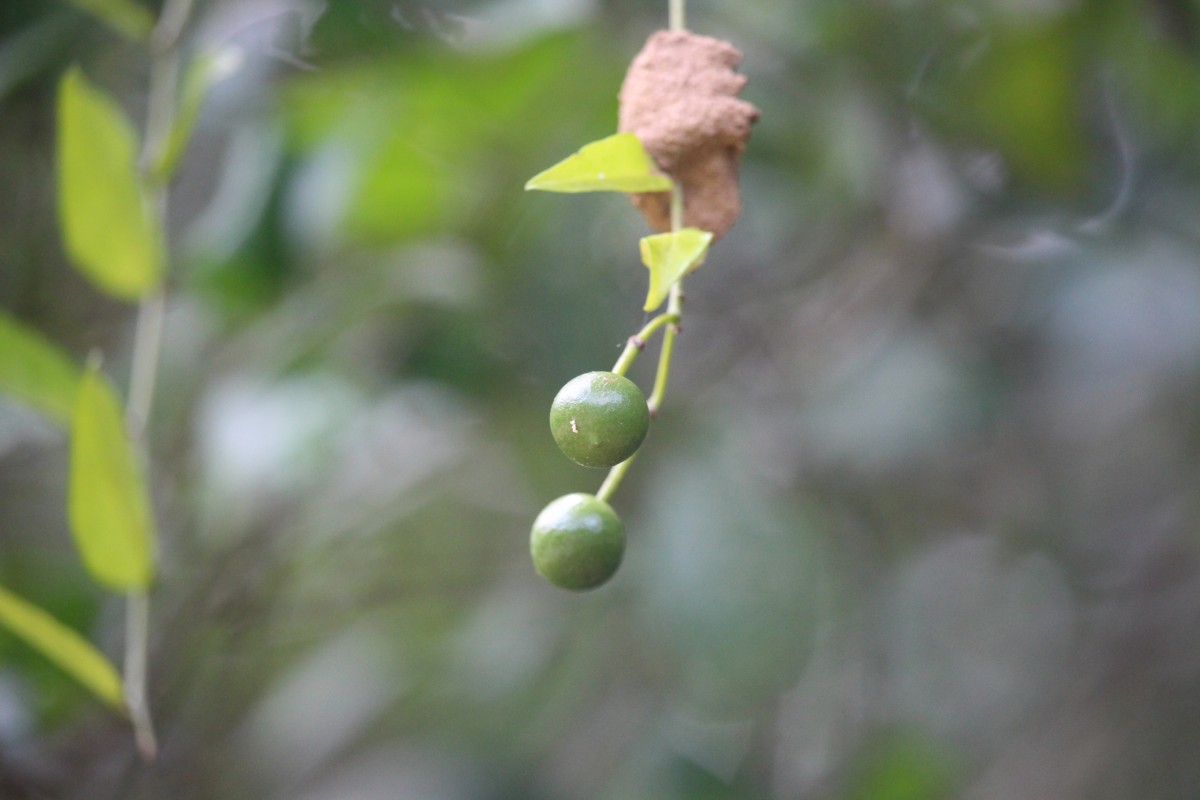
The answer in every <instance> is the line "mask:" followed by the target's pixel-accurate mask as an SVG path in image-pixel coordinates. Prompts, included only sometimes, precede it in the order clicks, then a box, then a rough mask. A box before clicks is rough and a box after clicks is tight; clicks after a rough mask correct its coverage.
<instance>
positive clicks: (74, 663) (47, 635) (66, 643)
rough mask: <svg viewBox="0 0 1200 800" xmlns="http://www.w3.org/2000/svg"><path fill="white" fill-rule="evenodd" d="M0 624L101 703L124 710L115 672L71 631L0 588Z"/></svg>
mask: <svg viewBox="0 0 1200 800" xmlns="http://www.w3.org/2000/svg"><path fill="white" fill-rule="evenodd" d="M0 625H3V626H4V627H6V628H8V629H9V630H10V631H12V632H13V633H14V634H16V635H17V636H19V637H21V638H22V639H24V640H25V642H26V643H27V644H29V645H30V646H31V647H33V648H34V649H35V650H37V651H38V652H40V653H41V654H42V655H44V656H45V657H46V658H48V659H50V661H52V662H54V663H55V664H56V665H57V666H58V667H59V668H60V669H61V670H62V671H63V672H66V673H67V674H68V675H70V676H71V677H72V678H74V679H75V680H77V681H79V682H80V683H81V684H83V685H84V686H86V687H87V688H88V689H89V690H91V691H92V693H94V694H95V695H96V696H97V697H99V698H100V699H101V700H103V701H104V702H106V703H108V704H109V705H110V706H113V707H114V708H116V709H118V710H121V711H124V709H125V696H124V692H123V691H122V690H121V678H120V677H119V676H118V675H117V670H116V669H115V668H114V667H113V665H112V663H110V662H109V660H108V659H107V658H105V657H104V655H103V654H102V653H101V652H100V651H99V650H97V649H96V648H95V647H92V645H91V644H89V643H88V641H87V640H86V639H84V638H83V637H82V636H80V635H79V634H78V633H76V632H75V631H74V630H72V629H70V628H68V627H67V626H66V625H63V624H62V623H61V622H59V621H58V620H56V619H55V618H54V617H52V616H50V615H49V614H47V613H46V612H45V611H43V610H42V609H40V608H38V607H37V606H35V605H33V604H32V603H29V602H27V601H25V600H22V599H21V598H19V597H17V596H16V595H14V594H12V593H10V592H9V591H7V590H5V589H3V588H0Z"/></svg>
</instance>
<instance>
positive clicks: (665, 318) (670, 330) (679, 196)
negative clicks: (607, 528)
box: [596, 6, 683, 503]
mask: <svg viewBox="0 0 1200 800" xmlns="http://www.w3.org/2000/svg"><path fill="white" fill-rule="evenodd" d="M672 7H674V6H672ZM681 228H683V187H681V186H680V185H679V184H678V183H677V184H675V185H674V186H673V187H671V231H672V232H676V231H679V230H680V229H681ZM682 283H683V281H682V279H681V280H678V281H676V282H675V285H674V286H672V287H671V292H670V295H669V296H668V299H667V310H666V312H664V313H662V314H659V315H658V316H656V317H654V318H653V319H651V320H650V321H649V322H647V323H646V324H645V325H643V326H642V329H641V330H640V331H638V332H637V333H636V334H634V335H633V336H630V337H629V341H628V343H627V344H626V345H625V350H624V351H622V353H621V357H620V358H618V359H617V363H616V364H614V365H613V368H612V371H613V372H615V373H616V374H618V375H624V374H625V373H626V371H628V370H629V367H630V366H631V365H632V364H633V362H634V359H636V358H637V357H638V353H640V352H641V351H642V349H643V348H644V347H645V346H646V340H647V338H649V337H650V336H652V335H653V334H654V333H655V332H656V331H657V330H658V329H659V328H662V327H663V326H666V331H665V332H664V333H663V341H662V349H661V350H660V351H659V354H658V369H657V371H656V372H655V375H654V389H653V390H652V391H651V392H650V398H649V399H648V400H647V401H646V406H647V407H648V408H649V409H650V418H651V419H653V418H654V417H655V416H657V415H658V410H659V409H660V408H661V407H662V402H663V398H664V397H665V396H666V393H667V379H668V378H669V377H670V375H671V354H672V353H673V352H674V350H675V337H676V336H678V335H679V331H680V327H679V323H680V321H681V320H682V318H683V288H682ZM635 458H637V454H636V453H635V454H633V455H632V456H630V457H629V458H627V459H625V460H624V461H622V462H621V463H620V464H617V465H616V466H615V467H613V468H611V469H610V470H609V471H608V475H607V476H606V477H605V478H604V483H602V484H600V488H599V489H597V490H596V497H597V498H598V499H600V500H603V501H604V502H606V503H607V502H608V501H609V498H611V497H612V496H613V494H614V493H615V492H616V491H617V487H618V486H620V485H621V481H622V480H624V479H625V473H627V472H629V468H630V467H631V466H632V465H633V459H635Z"/></svg>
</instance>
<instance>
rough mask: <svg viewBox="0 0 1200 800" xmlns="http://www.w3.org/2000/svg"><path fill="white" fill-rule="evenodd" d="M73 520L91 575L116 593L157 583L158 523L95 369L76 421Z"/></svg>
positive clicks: (87, 377) (109, 392) (112, 399)
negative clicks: (156, 542)
mask: <svg viewBox="0 0 1200 800" xmlns="http://www.w3.org/2000/svg"><path fill="white" fill-rule="evenodd" d="M67 495H68V496H67V516H68V518H69V519H70V523H71V532H72V533H73V534H74V535H75V545H76V546H77V547H78V548H79V553H80V555H81V556H82V558H83V563H84V566H85V567H87V570H88V572H89V573H91V575H92V577H93V578H94V579H95V580H96V582H97V583H100V584H101V585H103V586H106V587H108V588H109V589H114V590H116V591H122V592H128V591H132V590H141V591H144V590H145V589H147V588H148V587H149V586H150V582H151V581H152V580H153V578H154V529H153V526H154V518H153V515H152V513H151V510H150V500H149V497H148V492H147V490H146V482H145V479H144V477H143V474H142V470H141V468H140V465H139V464H138V461H137V458H136V457H135V455H134V453H133V450H132V448H131V447H130V443H129V438H128V436H127V434H126V432H125V424H124V422H123V420H122V418H121V409H120V405H119V404H118V402H117V396H116V393H115V392H114V391H113V388H112V386H111V384H109V382H108V379H107V378H105V377H104V375H103V374H102V373H101V372H100V371H99V370H98V369H96V368H95V367H88V369H87V371H86V372H84V374H83V380H82V382H81V384H80V387H79V396H78V398H77V400H76V402H75V414H74V417H73V418H72V421H71V470H70V483H69V485H68V490H67Z"/></svg>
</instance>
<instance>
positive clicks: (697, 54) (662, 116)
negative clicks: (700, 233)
mask: <svg viewBox="0 0 1200 800" xmlns="http://www.w3.org/2000/svg"><path fill="white" fill-rule="evenodd" d="M741 60H742V54H741V51H739V50H738V49H737V48H736V47H734V46H733V45H731V44H729V43H728V42H724V41H721V40H720V39H714V38H712V37H710V36H698V35H697V34H694V33H691V32H689V31H658V32H657V33H655V34H653V35H652V36H651V37H650V38H649V39H648V40H647V41H646V46H645V47H643V48H642V51H641V52H640V53H638V54H637V56H636V57H634V59H633V62H632V63H631V64H630V65H629V72H628V73H627V74H626V75H625V82H624V84H622V86H621V94H620V100H621V111H620V125H619V127H620V130H621V131H628V132H630V133H633V134H634V135H636V136H637V137H638V138H639V139H641V141H642V144H643V145H644V146H645V147H646V150H647V152H649V153H650V156H651V157H652V158H653V159H654V161H655V162H656V163H657V164H658V166H659V168H660V169H662V171H663V172H665V173H667V174H668V175H670V176H671V177H672V178H673V179H675V180H676V181H677V182H679V183H680V184H681V185H682V186H683V194H684V215H683V221H684V224H685V225H688V226H692V227H696V228H700V229H701V230H706V231H711V232H712V233H713V235H714V239H719V238H721V237H722V236H724V235H725V233H726V232H728V230H729V229H730V228H732V227H733V223H734V222H736V221H737V218H738V213H739V212H740V211H741V207H742V199H741V192H740V191H739V189H738V160H739V159H740V157H741V154H742V151H743V150H745V149H746V141H747V140H748V139H749V138H750V126H751V125H752V124H753V123H754V122H755V120H757V119H758V109H757V108H755V107H754V106H753V105H751V104H750V103H747V102H746V101H745V100H739V99H738V97H737V94H738V92H740V91H741V90H742V87H743V86H745V85H746V78H745V76H743V75H739V74H738V73H737V72H735V71H734V70H735V68H736V67H737V65H738V64H739V63H741ZM630 197H631V199H632V200H633V203H634V205H636V206H637V207H638V209H639V210H640V211H641V212H642V215H643V216H645V217H646V221H647V222H649V223H650V227H651V228H654V229H655V230H658V231H665V230H669V229H670V227H671V196H670V193H669V192H647V193H643V194H634V195H631V196H630Z"/></svg>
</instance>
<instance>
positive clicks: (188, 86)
mask: <svg viewBox="0 0 1200 800" xmlns="http://www.w3.org/2000/svg"><path fill="white" fill-rule="evenodd" d="M242 60H243V58H242V51H241V50H238V49H236V48H233V47H228V48H225V49H222V50H216V51H213V52H208V53H201V54H200V55H198V56H196V58H195V59H193V60H192V63H191V64H189V65H188V69H187V72H186V73H185V75H184V78H183V90H182V93H181V96H180V100H179V112H178V113H177V114H176V115H175V123H174V125H172V126H171V132H170V133H169V134H168V135H167V140H166V144H165V145H164V146H163V148H162V152H160V153H159V154H158V157H157V159H155V162H154V170H153V172H154V178H155V180H157V181H159V182H160V183H166V182H167V181H168V180H170V178H171V175H173V174H174V172H175V167H176V166H177V165H178V163H179V157H180V156H181V155H183V152H184V150H186V149H187V146H188V142H189V141H190V140H191V138H192V131H193V130H194V129H195V127H196V119H197V118H198V117H199V116H200V108H201V107H202V106H203V105H204V99H205V98H206V97H207V96H208V93H209V90H210V89H212V87H213V86H215V85H216V84H218V83H220V82H221V81H223V80H225V79H226V78H228V77H229V76H231V75H233V74H234V73H235V72H237V70H238V69H239V68H240V67H241V65H242Z"/></svg>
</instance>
